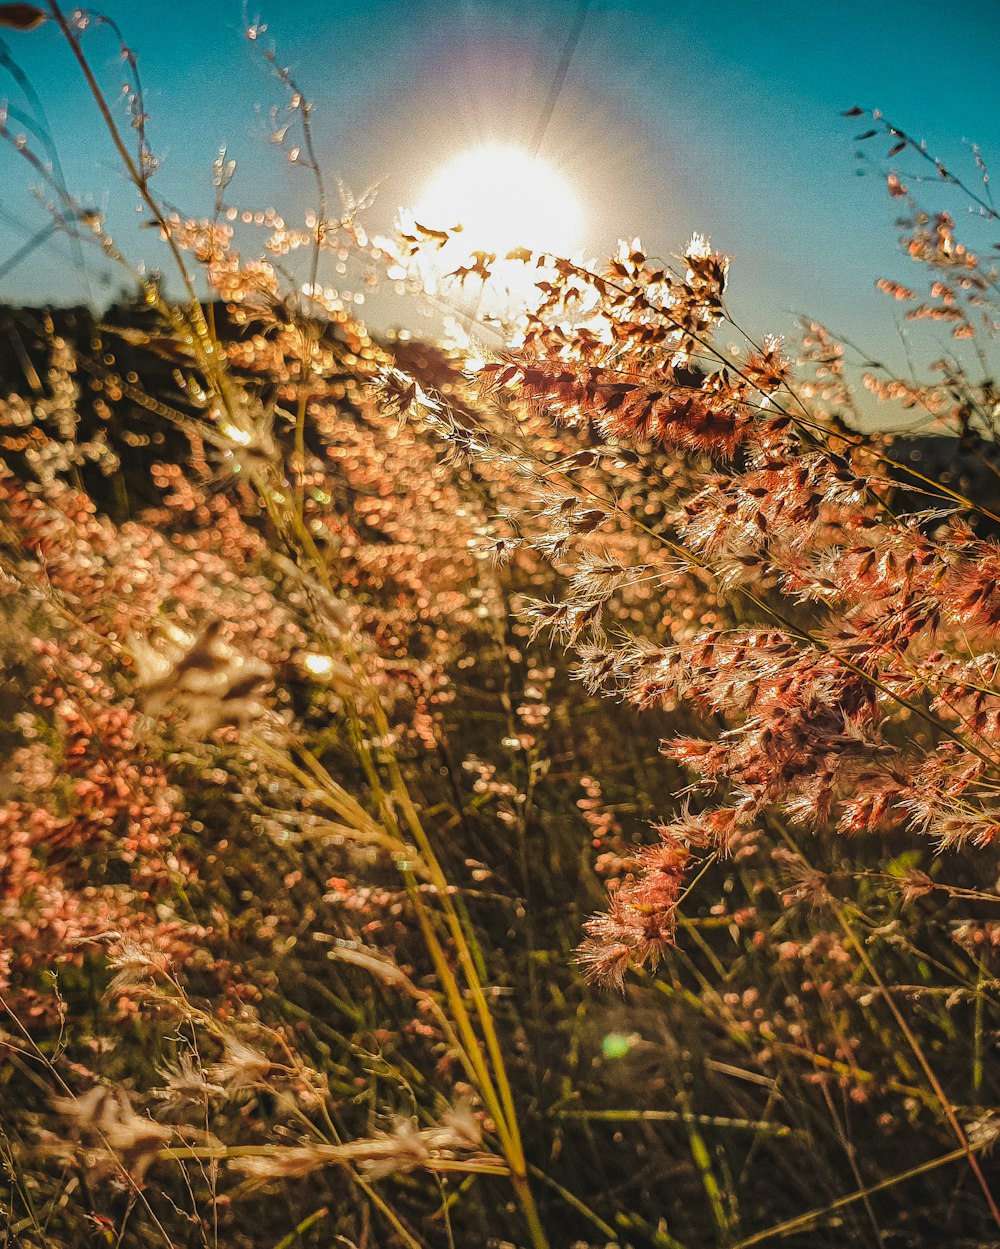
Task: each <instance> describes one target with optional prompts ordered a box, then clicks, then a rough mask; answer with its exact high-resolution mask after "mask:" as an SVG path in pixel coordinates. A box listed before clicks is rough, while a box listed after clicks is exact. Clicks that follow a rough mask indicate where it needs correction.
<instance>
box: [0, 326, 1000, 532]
mask: <svg viewBox="0 0 1000 1249" xmlns="http://www.w3.org/2000/svg"><path fill="white" fill-rule="evenodd" d="M211 312H212V316H213V318H214V324H215V327H216V331H217V333H218V334H219V336H220V337H221V338H222V339H223V341H234V340H238V339H240V338H243V337H245V336H247V335H248V334H253V333H256V332H259V330H260V328H261V327H260V325H259V324H255V323H254V322H253V321H252V320H251V321H250V322H249V324H247V323H245V322H239V321H237V320H236V319H234V317H233V316H232V315H231V312H230V311H229V310H227V308H226V306H225V305H224V304H222V303H216V304H214V305H213V306H212V308H211ZM116 329H121V330H123V331H126V334H125V336H120V335H118V334H117V333H115V330H116ZM321 333H322V336H323V341H324V343H325V344H326V345H328V346H331V347H332V348H333V349H334V352H335V354H336V355H337V358H338V359H342V360H343V372H342V373H338V374H337V375H336V376H335V377H334V378H331V379H329V380H330V381H337V380H344V379H347V378H350V379H351V380H352V381H353V382H355V383H356V382H357V381H358V380H359V378H360V375H361V373H363V372H364V370H362V369H359V368H358V367H357V357H356V355H355V354H354V353H356V352H357V351H358V347H359V342H361V341H362V340H363V341H364V342H366V343H368V342H370V341H371V340H368V339H367V336H366V335H365V333H364V331H363V330H362V329H361V328H360V327H356V326H354V325H350V324H349V325H347V326H341V325H334V324H332V323H325V324H324V325H323V326H322V329H321ZM143 335H146V336H148V341H147V342H143V341H142V336H143ZM53 337H59V338H62V339H63V340H65V341H66V342H67V343H68V344H69V345H70V346H71V347H72V348H73V350H74V352H75V354H76V356H77V358H78V360H79V362H80V369H79V376H78V383H79V386H80V401H79V405H78V408H79V416H80V435H81V437H82V438H86V437H90V436H92V434H93V432H94V431H95V430H96V429H97V428H100V427H102V426H103V427H104V428H105V429H106V430H107V433H108V436H109V438H110V439H111V441H112V442H114V443H115V444H116V445H128V446H131V447H132V448H133V454H132V455H131V457H130V458H132V459H133V466H132V469H131V471H130V470H129V466H127V465H126V466H125V469H124V471H125V473H126V476H127V477H128V478H129V481H128V486H129V493H130V495H132V497H134V498H136V500H137V501H138V500H141V499H142V498H143V496H144V494H145V488H144V485H143V482H144V480H145V479H146V477H147V476H148V474H147V472H146V471H145V470H146V468H147V465H146V464H145V463H144V461H145V460H146V459H155V460H163V459H165V458H170V457H171V456H172V455H176V457H177V458H183V457H184V456H186V454H187V452H188V443H187V439H186V438H185V437H184V435H183V434H182V433H181V432H180V431H179V430H178V429H177V428H176V427H175V426H173V425H171V424H170V423H169V422H168V421H165V420H163V419H162V418H157V417H156V416H155V415H154V414H153V413H151V412H150V410H149V409H148V408H147V407H144V406H143V405H142V404H141V403H139V402H137V401H136V399H135V398H134V397H130V394H129V393H128V392H129V391H130V390H131V391H132V394H133V395H137V394H138V395H141V394H146V395H150V396H152V397H154V398H159V399H163V400H164V401H166V402H168V403H170V404H171V406H173V407H175V408H176V409H177V410H178V411H180V412H182V413H184V414H186V415H191V416H194V415H196V411H195V409H194V408H192V407H191V406H190V405H189V404H188V402H187V401H186V400H185V398H184V396H183V395H182V394H181V392H180V390H179V389H178V385H177V380H176V372H177V368H178V365H179V364H183V363H184V360H183V357H182V356H180V355H177V354H175V353H172V352H171V351H170V350H169V349H168V347H169V343H168V340H166V339H165V338H164V337H163V335H162V331H161V329H160V325H159V322H158V319H157V316H156V314H155V313H154V312H151V311H150V310H149V309H148V308H146V307H145V306H144V305H143V304H142V303H141V302H118V303H114V304H112V305H111V306H110V307H109V308H108V309H107V310H106V311H105V312H104V313H103V314H102V315H101V316H100V317H97V316H95V314H94V312H93V311H92V310H91V309H90V308H87V307H85V306H75V307H64V308H59V307H41V308H29V307H13V306H9V305H0V396H6V395H10V394H21V395H24V396H29V395H31V394H32V393H39V391H40V392H41V393H45V388H46V376H47V371H48V367H49V359H50V344H51V341H52V338H53ZM374 345H375V346H377V347H381V348H382V349H383V350H385V351H386V352H387V354H390V355H395V356H396V357H397V359H398V362H399V364H400V367H401V368H403V369H405V370H406V371H407V372H410V373H412V374H413V375H414V376H415V377H416V378H417V379H418V380H419V381H420V382H421V383H422V384H423V385H424V386H426V387H429V388H432V389H437V390H444V391H445V392H447V391H448V390H449V389H450V386H449V383H448V379H449V377H450V376H451V375H452V373H453V370H454V364H453V362H452V361H451V360H450V359H449V358H448V357H447V355H446V354H445V353H443V352H441V351H440V350H439V349H437V348H436V347H434V346H433V345H432V344H430V343H425V342H421V341H419V340H416V339H410V340H408V341H405V342H402V341H401V342H399V343H390V342H385V343H375V344H374ZM123 379H124V381H125V383H126V384H125V386H124V387H121V388H120V386H121V383H122V381H123ZM97 399H101V400H103V404H102V405H101V408H102V409H103V415H99V412H98V408H97V407H95V400H97ZM340 402H341V403H342V405H343V406H344V407H345V409H352V408H353V410H354V414H355V415H356V416H360V411H359V410H358V409H357V407H356V406H355V405H353V404H352V403H351V401H350V398H349V397H348V398H347V399H341V400H340ZM109 410H110V412H111V417H110V420H109V418H108V416H107V412H108V411H109ZM22 433H23V431H22ZM17 435H18V431H16V430H11V429H8V428H4V427H3V425H2V424H0V456H2V457H3V458H4V459H5V460H8V461H10V462H12V463H16V461H17V458H18V445H19V439H18V437H17ZM887 453H888V454H889V455H890V456H891V458H892V459H894V460H896V461H898V462H899V463H900V464H903V465H906V466H907V467H908V468H911V469H913V470H915V472H917V473H919V474H922V475H924V476H926V477H928V478H930V479H931V481H935V482H941V483H943V484H944V485H946V486H948V487H949V488H950V489H951V490H954V491H956V492H958V493H960V494H963V495H965V496H967V497H969V498H971V499H975V500H977V501H980V502H982V503H984V504H985V505H986V506H989V507H991V510H1000V447H998V446H997V445H996V444H994V443H991V442H987V441H985V440H982V439H978V438H976V437H975V435H971V436H970V435H966V436H965V437H964V438H962V439H959V438H956V437H952V436H949V435H947V434H922V435H900V436H897V437H895V438H893V439H891V440H890V442H889V443H888V446H887ZM85 475H87V474H86V470H85ZM893 475H894V476H895V477H896V478H897V480H898V482H899V487H900V492H899V495H898V496H897V499H898V501H899V503H900V506H901V508H902V509H903V510H907V509H910V508H913V509H917V508H920V507H925V506H928V500H927V496H926V494H925V493H923V492H922V491H921V490H920V482H919V479H917V478H914V477H913V476H911V475H910V474H909V473H906V472H903V471H902V470H896V471H895V472H894V474H893ZM87 484H88V487H90V488H91V489H92V491H93V493H94V494H95V497H96V498H98V499H100V500H102V501H105V500H106V502H107V505H108V507H109V509H110V510H112V511H114V510H115V503H114V500H113V499H112V498H111V497H109V492H108V488H107V485H106V484H105V485H104V486H103V487H102V485H101V483H100V482H98V481H91V480H89V475H88V481H87ZM133 491H135V492H136V493H135V495H133ZM115 497H116V498H117V497H119V496H117V495H116V496H115ZM150 501H152V500H150Z"/></svg>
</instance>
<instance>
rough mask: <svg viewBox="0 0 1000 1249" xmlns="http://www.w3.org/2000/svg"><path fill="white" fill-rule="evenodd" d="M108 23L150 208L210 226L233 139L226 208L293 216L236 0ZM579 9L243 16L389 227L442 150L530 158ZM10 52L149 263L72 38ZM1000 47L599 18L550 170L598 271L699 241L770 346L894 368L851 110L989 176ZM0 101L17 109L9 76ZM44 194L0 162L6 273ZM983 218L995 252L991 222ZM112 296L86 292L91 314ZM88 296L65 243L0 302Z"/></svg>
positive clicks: (292, 5) (926, 5) (969, 4)
mask: <svg viewBox="0 0 1000 1249" xmlns="http://www.w3.org/2000/svg"><path fill="white" fill-rule="evenodd" d="M104 11H105V12H106V13H108V15H109V16H111V17H113V18H114V19H115V20H116V21H117V22H118V24H119V25H120V26H121V28H122V30H123V31H124V33H125V35H126V37H127V39H128V40H129V42H130V44H131V46H132V48H133V49H134V51H135V53H136V54H137V56H138V59H139V67H140V72H141V74H142V77H143V81H144V85H145V88H146V103H147V110H148V112H149V114H150V123H149V134H150V138H151V141H152V144H153V147H154V149H155V150H156V151H157V152H158V153H159V154H160V155H162V156H163V157H164V164H163V167H162V169H161V171H160V172H159V173H158V174H157V175H156V183H155V185H156V186H157V187H158V189H159V192H160V194H161V195H162V196H163V197H164V198H165V199H167V200H169V201H171V202H174V203H176V204H177V205H178V206H179V207H181V208H182V209H184V210H185V211H187V212H190V213H191V214H193V215H197V214H199V213H202V212H205V211H206V210H207V209H208V207H209V206H210V204H211V198H212V190H211V162H212V160H213V158H214V157H215V155H216V153H217V151H218V148H219V146H220V144H222V143H226V144H227V145H228V148H229V153H230V155H231V156H233V157H235V158H236V159H237V161H238V162H239V168H238V172H237V174H236V178H235V181H234V184H233V187H232V190H231V192H230V199H231V200H232V201H233V202H236V203H239V204H240V205H241V206H246V207H250V208H264V207H267V206H274V207H275V208H277V209H278V210H279V211H280V212H281V214H282V215H283V216H284V218H285V219H286V221H288V222H289V224H291V223H293V222H294V221H295V220H296V217H299V218H301V215H302V214H303V213H304V212H305V211H306V209H307V208H308V207H309V205H310V203H311V200H310V190H311V188H310V184H309V180H308V177H307V175H306V174H305V173H304V172H303V171H301V170H298V171H297V170H295V169H293V168H290V167H289V166H288V164H287V162H285V161H284V160H283V158H282V156H281V153H280V151H279V149H278V148H277V147H276V146H275V145H274V144H272V143H270V142H269V139H268V135H269V131H270V126H269V123H268V110H269V108H270V107H271V106H272V105H275V104H277V105H280V104H281V103H282V102H283V95H282V90H281V88H280V85H279V84H278V83H277V82H276V81H275V80H274V78H273V77H272V76H270V75H269V72H268V69H267V67H266V65H265V64H264V63H263V61H262V58H261V56H260V54H259V50H255V49H254V47H253V46H252V45H251V44H249V43H248V41H247V40H246V38H245V35H244V28H245V24H246V23H245V15H244V12H243V4H242V2H241V0H171V2H170V3H161V2H160V0H143V2H142V3H136V2H135V0H131V2H128V3H125V2H122V0H108V2H107V4H106V5H105V7H104ZM577 11H578V3H577V0H533V2H529V0H368V2H362V0H270V2H268V0H260V4H259V7H258V8H253V9H251V10H250V12H249V17H250V18H257V17H259V18H260V19H262V20H263V21H264V22H266V23H267V26H268V33H267V36H266V38H267V39H268V40H270V41H271V42H272V43H273V45H274V46H275V47H276V49H277V52H278V56H279V59H280V60H281V61H282V63H283V64H285V65H287V66H289V67H290V68H291V69H292V71H293V73H294V74H295V75H296V77H297V78H298V80H299V81H300V84H301V86H302V88H303V90H304V91H305V93H306V94H307V95H308V96H309V97H310V98H311V99H312V100H313V101H314V103H315V106H316V113H315V128H316V135H317V142H318V146H319V150H320V154H321V160H322V162H323V165H324V168H325V169H326V170H327V171H328V172H329V174H330V175H331V178H332V177H333V176H335V175H340V176H341V177H342V178H343V180H344V181H345V182H346V183H347V184H348V185H349V186H350V187H351V188H352V189H354V190H355V191H361V190H364V189H366V188H367V187H369V186H370V185H371V184H373V183H379V184H380V189H379V192H378V197H377V200H376V202H375V204H374V206H373V207H372V209H371V210H370V211H369V213H368V222H369V224H370V227H371V229H372V230H373V231H375V232H381V231H384V230H385V229H386V228H387V227H388V225H389V224H390V222H391V220H392V219H393V217H394V215H395V212H396V209H397V207H398V206H399V205H401V204H412V203H413V202H415V200H416V199H417V197H418V196H419V193H420V190H421V189H422V187H423V186H424V185H426V183H427V182H428V180H429V179H430V178H432V177H433V175H434V174H435V172H436V171H438V170H439V169H440V168H441V167H442V165H444V164H445V163H446V162H447V160H448V159H449V158H450V157H452V156H454V155H456V154H458V153H460V152H462V151H463V150H465V149H467V148H469V147H472V146H475V145H476V144H478V143H481V142H483V141H488V140H497V139H499V140H502V141H504V142H507V143H524V144H529V143H530V142H531V140H532V137H533V135H534V134H535V133H536V130H537V127H538V126H539V120H540V118H541V117H542V116H543V114H544V112H545V107H546V101H547V99H548V97H549V95H550V92H551V89H552V84H553V82H554V80H555V76H556V72H557V67H558V64H559V60H560V55H561V53H562V52H563V49H564V46H565V42H566V36H567V31H568V30H569V29H570V27H571V26H572V23H573V21H574V18H575V16H576V14H577ZM2 33H3V34H4V37H5V40H6V44H7V47H8V49H9V52H10V54H11V55H12V57H13V58H14V59H15V60H16V62H17V63H18V65H19V66H20V67H21V69H22V70H23V71H24V72H25V73H26V74H27V75H28V76H29V78H30V80H31V82H32V83H33V85H34V87H35V89H36V91H37V92H38V94H39V95H40V96H41V98H42V100H43V103H44V105H45V108H46V110H47V114H48V119H49V123H50V127H51V131H52V134H53V136H54V137H55V139H56V142H57V144H58V146H59V150H60V155H61V158H62V161H63V164H64V167H65V171H66V175H67V180H68V182H69V184H70V186H71V188H72V189H73V191H74V192H75V193H76V194H78V195H79V196H80V197H81V198H82V199H83V200H84V201H85V202H87V203H92V204H93V205H94V206H96V207H97V208H99V209H100V210H102V211H103V212H105V213H106V214H107V216H108V220H109V223H110V227H111V231H112V233H114V235H115V237H116V239H117V240H118V241H119V243H120V244H121V245H122V247H123V248H124V249H125V250H127V251H128V252H129V253H130V254H131V255H133V256H136V257H144V258H145V259H146V260H147V261H148V262H149V263H150V264H153V265H155V264H156V263H157V260H158V257H159V253H158V251H157V242H156V239H155V237H154V236H153V233H152V232H151V231H141V230H139V229H138V225H137V223H138V221H139V219H140V218H139V216H138V214H137V213H136V211H135V194H134V192H133V191H130V189H129V188H128V186H127V185H126V184H125V182H124V180H123V178H122V176H121V174H120V172H119V169H118V167H117V165H116V163H115V158H114V154H113V152H112V151H111V149H110V146H109V144H108V143H107V142H106V140H105V138H104V136H103V135H102V132H101V125H100V119H99V118H98V116H97V114H96V112H95V110H94V107H93V105H92V102H91V101H90V100H89V98H88V96H87V94H86V91H85V89H84V86H83V83H82V80H81V77H80V74H79V71H78V69H77V67H76V65H75V63H74V62H73V61H72V59H71V57H70V55H69V53H68V51H67V49H66V48H65V47H64V46H62V44H61V40H60V36H59V33H58V31H57V30H56V29H55V28H54V26H53V25H52V24H51V23H50V24H46V25H44V26H42V27H40V28H39V29H36V30H34V31H31V32H27V33H15V32H10V31H6V32H2ZM85 46H86V48H87V50H88V53H89V55H90V57H91V60H92V63H93V65H94V67H95V69H96V70H97V71H98V72H99V74H100V76H101V78H102V81H103V82H104V83H106V84H107V86H108V89H109V91H110V94H111V95H112V97H117V92H118V89H119V86H120V83H121V78H122V69H121V65H120V63H119V62H118V60H117V54H116V53H117V50H116V46H115V43H114V40H113V38H112V36H111V35H110V34H109V33H108V32H107V31H104V30H100V29H94V30H91V31H90V32H88V34H87V35H86V36H85ZM998 51H1000V4H998V3H997V0H965V2H962V0H956V3H954V4H952V5H951V6H942V5H941V4H939V3H931V2H930V0H913V2H911V3H905V4H904V3H891V2H890V3H880V2H878V0H865V2H864V3H862V2H861V0H835V2H834V3H830V4H826V5H815V4H811V3H792V2H791V0H772V3H770V4H768V5H751V4H748V3H746V4H740V3H734V2H732V0H720V2H719V3H716V4H711V5H704V4H701V3H697V2H695V0H670V2H665V3H661V2H660V0H591V3H590V5H589V8H588V11H587V15H586V20H585V22H584V25H583V28H582V32H581V36H580V39H579V43H578V44H577V46H576V48H575V51H574V54H573V58H572V61H571V63H570V65H569V68H568V71H567V73H566V76H565V81H564V83H563V87H562V90H561V92H560V94H559V97H558V100H557V102H556V104H555V108H554V110H553V112H552V116H551V120H550V122H549V124H548V126H547V128H546V130H545V134H544V137H543V139H542V144H541V154H542V155H543V156H544V157H545V158H546V159H547V160H549V161H550V162H551V163H552V164H553V165H554V166H556V167H557V168H559V169H560V170H561V171H562V173H563V175H564V176H565V177H566V178H567V179H568V180H569V181H570V182H571V183H572V184H573V185H574V187H575V188H576V190H577V193H578V195H579V196H580V199H581V200H582V202H583V207H584V212H585V219H586V222H587V227H586V234H587V238H586V247H587V251H588V252H589V253H590V254H593V255H597V254H600V253H601V252H603V251H605V250H606V249H609V248H610V247H611V246H612V245H613V243H614V241H615V239H616V238H617V237H620V236H621V237H631V236H632V235H635V234H638V235H640V236H641V237H642V239H643V242H644V243H645V245H646V247H647V249H648V250H649V251H650V252H651V253H659V254H664V255H665V254H668V253H670V252H672V251H676V250H677V249H679V248H680V247H682V246H683V244H684V243H685V242H686V241H687V239H688V238H689V237H690V235H691V233H692V231H694V230H700V231H702V232H704V233H707V234H708V235H709V236H710V237H711V238H712V241H713V243H714V244H715V245H716V246H718V247H719V248H721V249H722V250H725V251H727V252H729V253H730V254H731V255H732V256H733V257H734V267H733V270H732V284H731V292H732V302H733V306H734V308H735V310H736V312H737V314H738V315H739V316H740V317H741V319H742V320H743V321H744V323H745V324H746V325H747V326H748V328H750V329H751V330H753V331H754V332H756V333H763V332H765V331H768V330H773V331H776V332H788V331H790V330H791V329H792V328H793V325H794V314H795V313H797V312H808V313H810V314H812V315H815V316H817V317H819V318H820V319H825V320H826V321H828V322H829V323H830V324H831V325H832V326H833V327H834V328H835V329H838V330H841V331H843V332H845V333H849V334H851V335H852V336H853V337H855V338H857V339H860V340H862V341H865V340H866V338H868V339H872V338H873V336H875V337H878V339H879V344H878V345H879V348H880V349H881V348H882V347H885V345H886V333H887V331H886V329H885V326H886V324H887V322H888V324H889V326H890V330H889V335H890V337H892V336H894V335H895V331H894V330H892V328H891V327H892V324H893V322H892V318H893V316H895V315H896V314H895V311H894V310H893V308H892V307H891V306H890V307H887V306H886V301H885V298H884V297H883V296H881V295H879V294H877V293H875V292H874V290H873V283H874V280H875V278H876V277H879V276H895V277H897V278H903V279H905V278H907V277H910V278H911V279H912V277H913V275H912V274H911V273H909V272H908V267H907V262H906V261H904V260H902V259H900V258H898V257H897V255H896V251H895V233H896V232H895V230H894V228H893V224H892V222H893V217H894V206H893V205H892V204H891V202H890V201H889V200H888V198H887V196H886V194H885V188H884V184H883V183H882V182H881V181H880V179H879V178H878V177H877V176H876V175H875V174H874V173H872V174H870V175H869V176H866V177H857V176H856V171H857V169H858V162H857V160H856V158H855V155H854V153H855V149H856V147H857V145H856V144H854V143H853V142H852V135H853V134H854V133H856V130H857V128H858V123H857V121H851V120H848V119H844V118H843V117H841V116H840V113H841V111H842V110H844V109H846V108H848V107H850V106H852V105H855V104H859V105H862V106H866V107H872V106H875V107H879V108H881V109H882V110H883V111H884V113H885V114H886V115H887V116H888V117H890V118H891V119H892V120H894V121H895V122H896V123H897V124H899V125H901V126H903V127H904V128H905V129H906V130H908V131H909V132H910V133H912V134H914V135H916V136H919V137H922V138H926V139H927V141H928V143H929V145H930V147H931V148H932V150H934V151H936V152H939V153H940V154H941V155H942V156H943V157H944V158H945V159H946V161H948V162H949V163H951V164H953V165H954V166H955V167H956V168H959V169H961V170H962V171H963V172H967V173H968V174H969V176H970V178H971V179H973V180H974V178H975V168H974V165H973V162H972V158H971V155H970V153H969V151H968V148H967V147H963V140H970V141H975V142H978V143H979V144H980V145H981V147H982V149H983V153H984V155H985V156H986V158H987V159H988V160H989V159H990V158H991V157H992V158H994V160H996V159H1000V109H998V108H997V103H996V66H997V61H998ZM4 96H8V97H9V99H10V101H11V103H12V104H14V105H15V106H23V103H24V101H23V97H22V96H21V94H20V91H19V88H18V87H17V85H16V83H14V82H13V81H12V80H10V79H8V80H7V81H6V82H3V81H2V80H0V98H3V97H4ZM12 125H13V123H12ZM884 147H885V144H884V143H883V144H882V148H881V149H873V153H872V154H873V155H876V156H877V155H880V154H884ZM904 168H905V165H904ZM36 183H37V178H36V176H35V175H33V174H32V172H31V171H30V170H29V169H28V168H27V167H26V166H25V165H24V164H23V162H22V161H20V160H19V158H18V157H17V156H16V154H15V153H13V152H11V151H6V152H2V153H0V267H2V266H3V263H4V261H5V260H6V259H8V258H9V257H10V256H11V255H12V254H13V253H14V252H15V251H16V250H17V248H18V247H19V246H20V245H21V244H22V243H23V242H24V241H25V239H26V238H27V237H28V236H29V235H30V234H31V233H32V232H33V231H35V230H37V229H38V228H40V227H41V226H43V225H44V223H45V216H44V213H43V211H42V209H41V208H40V207H39V206H38V205H37V203H35V202H34V201H33V199H32V194H31V188H32V187H33V186H34V185H35V184H36ZM937 191H938V189H937V188H934V187H929V188H928V189H927V194H928V198H929V199H930V200H933V197H934V196H935V195H936V194H937ZM933 202H935V203H937V202H938V201H933ZM969 224H970V228H972V229H973V235H974V237H975V241H976V242H977V243H978V244H979V245H982V241H983V238H984V235H983V230H984V227H983V225H982V223H977V222H970V223H969ZM994 233H997V231H996V230H995V229H994ZM989 241H991V242H992V241H993V240H992V239H990V240H989ZM100 268H101V265H100V263H97V262H96V261H95V263H94V265H93V270H94V272H95V273H97V272H99V270H100ZM118 284H119V279H118V278H117V277H116V278H115V279H114V285H113V286H111V287H110V288H109V287H107V286H104V287H101V286H100V285H99V284H97V283H94V286H93V289H94V292H95V295H96V297H97V298H98V300H102V299H106V298H107V297H109V295H110V294H111V293H113V291H114V289H115V287H117V285H118ZM83 293H84V292H83V287H82V285H81V281H80V277H79V275H78V273H77V272H76V267H75V264H74V261H73V258H72V253H71V252H70V250H69V249H68V247H67V245H66V243H65V241H63V242H62V243H57V244H56V245H54V246H46V247H43V248H40V249H39V250H37V251H35V252H34V253H33V254H32V255H31V256H30V257H29V258H28V259H27V260H25V261H24V262H23V263H22V264H20V265H19V266H17V267H16V268H15V269H14V270H13V271H11V272H10V273H8V274H7V275H6V276H5V277H3V278H2V279H0V300H7V301H27V302H38V301H41V300H46V299H56V300H61V301H76V300H79V299H81V298H82V297H83ZM378 315H380V316H382V317H383V318H385V317H389V318H392V317H396V316H399V315H402V314H399V313H397V312H395V311H392V310H391V309H390V310H389V311H386V309H385V308H383V310H382V311H381V313H379V314H378ZM896 345H897V346H898V343H897V344H896ZM886 350H887V351H892V350H894V348H893V347H892V346H891V345H889V346H888V347H886Z"/></svg>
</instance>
